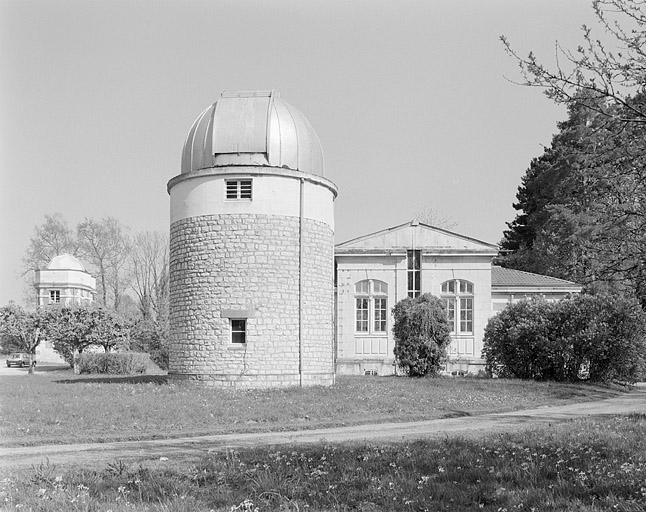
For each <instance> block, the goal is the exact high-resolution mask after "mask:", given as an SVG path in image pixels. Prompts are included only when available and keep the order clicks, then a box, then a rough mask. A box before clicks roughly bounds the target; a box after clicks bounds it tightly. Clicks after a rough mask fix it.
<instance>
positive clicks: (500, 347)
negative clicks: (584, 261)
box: [483, 295, 646, 382]
mask: <svg viewBox="0 0 646 512" xmlns="http://www.w3.org/2000/svg"><path fill="white" fill-rule="evenodd" d="M645 333H646V315H645V314H644V312H643V311H642V309H641V308H640V307H639V304H638V303H637V302H636V301H633V300H629V299H626V298H622V297H617V296H591V295H582V296H578V297H574V298H571V299H564V300H561V301H557V302H546V301H544V300H531V301H522V302H520V303H517V304H513V305H511V306H509V307H507V308H506V309H505V310H504V311H502V312H500V313H499V314H498V315H496V316H495V317H493V318H491V319H490V320H489V323H488V324H487V327H486V328H485V335H484V348H483V357H484V358H485V360H486V370H487V372H488V373H489V374H493V375H497V376H500V377H518V378H522V379H535V380H554V381H566V382H573V381H576V380H579V379H580V378H588V379H590V380H591V381H611V380H622V381H627V382H634V381H635V380H637V379H639V378H640V377H641V376H642V375H643V371H644V358H645V350H646V342H645Z"/></svg>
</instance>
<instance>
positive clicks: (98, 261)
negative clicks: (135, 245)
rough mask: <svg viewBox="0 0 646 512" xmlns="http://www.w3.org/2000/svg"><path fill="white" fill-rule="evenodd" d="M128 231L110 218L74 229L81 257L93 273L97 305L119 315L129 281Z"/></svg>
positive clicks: (87, 222)
mask: <svg viewBox="0 0 646 512" xmlns="http://www.w3.org/2000/svg"><path fill="white" fill-rule="evenodd" d="M128 231H129V230H128V228H127V227H126V226H124V225H122V224H121V223H120V222H119V221H118V220H117V219H115V218H114V217H104V218H103V219H101V220H100V221H96V220H94V219H85V221H84V222H82V223H81V224H79V225H78V228H77V233H78V237H79V241H80V244H81V250H82V254H83V256H84V257H85V259H86V260H87V261H88V262H89V263H90V264H91V265H92V266H93V267H94V268H95V270H96V273H97V277H98V290H97V291H98V294H99V302H100V303H101V304H103V305H105V306H109V307H111V308H112V309H114V310H115V311H119V305H120V302H121V298H122V296H123V294H124V293H125V291H126V290H127V288H128V286H129V285H130V279H131V276H130V271H129V268H128V259H129V256H130V251H131V240H130V235H129V233H128Z"/></svg>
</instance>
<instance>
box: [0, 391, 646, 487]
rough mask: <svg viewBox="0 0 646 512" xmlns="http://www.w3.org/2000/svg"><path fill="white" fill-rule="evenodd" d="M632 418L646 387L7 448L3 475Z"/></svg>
mask: <svg viewBox="0 0 646 512" xmlns="http://www.w3.org/2000/svg"><path fill="white" fill-rule="evenodd" d="M630 413H642V414H646V385H644V384H641V385H638V386H637V387H636V388H635V389H634V390H632V391H631V392H630V393H627V394H625V395H622V396H618V397H615V398H608V399H604V400H598V401H595V402H585V403H579V404H569V405H563V406H555V407H540V408H538V409H526V410H522V411H515V412H506V413H498V414H485V415H482V416H469V417H462V418H450V419H440V420H429V421H416V422H412V423H380V424H377V425H358V426H353V427H338V428H326V429H317V430H299V431H293V432H268V433H251V434H223V435H211V436H200V437H192V438H180V439H158V440H150V441H123V442H114V443H88V444H74V445H46V446H35V447H27V448H1V449H0V474H2V475H5V474H8V473H10V472H12V471H14V470H16V469H18V468H25V467H27V468H28V467H31V466H37V465H39V464H40V463H43V462H46V461H47V460H49V463H50V464H55V465H56V466H58V467H60V466H64V465H69V464H74V465H79V466H83V465H85V466H96V465H97V463H99V464H107V463H108V462H110V461H112V460H116V459H122V460H124V461H127V462H143V461H153V460H154V461H158V462H159V461H160V460H161V461H162V462H163V463H167V464H172V461H173V459H174V458H175V459H177V458H182V459H183V460H187V459H196V460H197V459H199V458H200V457H201V456H202V455H204V454H205V453H209V452H217V451H224V450H227V449H232V448H245V447H252V446H272V445H291V444H294V445H296V444H308V443H320V442H327V443H351V442H366V441H369V442H376V441H386V442H393V441H402V440H413V439H422V438H423V439H437V438H445V437H450V436H461V437H468V438H474V437H478V436H482V435H486V434H491V433H497V432H511V431H517V430H520V429H523V428H533V427H538V426H549V425H551V424H556V423H560V422H564V421H568V420H571V419H574V418H580V417H585V416H604V415H617V414H630Z"/></svg>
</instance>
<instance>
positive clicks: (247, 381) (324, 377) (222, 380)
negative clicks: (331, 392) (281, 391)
mask: <svg viewBox="0 0 646 512" xmlns="http://www.w3.org/2000/svg"><path fill="white" fill-rule="evenodd" d="M168 378H169V380H171V381H174V382H178V383H187V384H195V385H201V386H212V387H233V388H240V389H249V388H255V389H258V388H286V387H295V386H303V387H307V386H331V385H333V384H334V378H335V375H334V373H304V374H302V375H299V374H284V373H280V374H264V375H226V374H217V373H169V374H168Z"/></svg>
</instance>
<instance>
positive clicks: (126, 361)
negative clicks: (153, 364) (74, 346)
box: [76, 352, 149, 375]
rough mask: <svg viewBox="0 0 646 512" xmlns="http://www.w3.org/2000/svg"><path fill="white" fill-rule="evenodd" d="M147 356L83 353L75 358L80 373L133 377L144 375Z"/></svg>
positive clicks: (123, 353)
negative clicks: (139, 374)
mask: <svg viewBox="0 0 646 512" xmlns="http://www.w3.org/2000/svg"><path fill="white" fill-rule="evenodd" d="M148 357H149V356H148V354H142V353H139V352H108V353H105V354H103V353H95V352H85V353H83V354H80V355H79V356H78V357H77V358H76V362H77V364H78V368H79V372H80V373H105V374H110V375H133V374H137V373H146V366H147V362H148Z"/></svg>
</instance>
